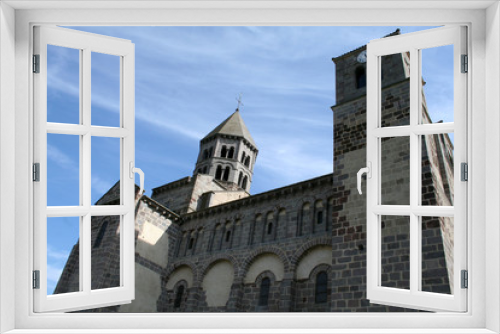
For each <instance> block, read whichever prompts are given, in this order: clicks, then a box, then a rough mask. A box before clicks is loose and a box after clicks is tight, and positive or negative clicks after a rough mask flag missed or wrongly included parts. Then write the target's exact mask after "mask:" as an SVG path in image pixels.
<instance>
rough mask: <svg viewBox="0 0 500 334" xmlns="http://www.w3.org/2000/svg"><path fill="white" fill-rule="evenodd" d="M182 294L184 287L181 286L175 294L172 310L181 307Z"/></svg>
mask: <svg viewBox="0 0 500 334" xmlns="http://www.w3.org/2000/svg"><path fill="white" fill-rule="evenodd" d="M183 294H184V285H181V286H179V287H178V288H177V293H176V294H175V302H174V308H179V307H181V303H182V295H183Z"/></svg>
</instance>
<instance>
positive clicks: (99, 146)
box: [92, 137, 121, 205]
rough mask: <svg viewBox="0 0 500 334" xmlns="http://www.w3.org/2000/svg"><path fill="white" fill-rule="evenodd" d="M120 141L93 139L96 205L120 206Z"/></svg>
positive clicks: (93, 177)
mask: <svg viewBox="0 0 500 334" xmlns="http://www.w3.org/2000/svg"><path fill="white" fill-rule="evenodd" d="M120 141H121V139H120V138H107V137H92V203H93V204H94V205H109V204H114V205H119V204H120V203H121V202H120V188H119V187H120V184H119V181H120ZM112 187H113V189H111V188H112ZM104 195H106V196H104Z"/></svg>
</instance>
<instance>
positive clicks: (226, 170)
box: [224, 166, 229, 181]
mask: <svg viewBox="0 0 500 334" xmlns="http://www.w3.org/2000/svg"><path fill="white" fill-rule="evenodd" d="M227 180H229V166H228V167H226V169H225V170H224V181H227Z"/></svg>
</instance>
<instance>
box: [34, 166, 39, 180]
mask: <svg viewBox="0 0 500 334" xmlns="http://www.w3.org/2000/svg"><path fill="white" fill-rule="evenodd" d="M33 181H35V182H40V163H38V162H35V163H34V164H33Z"/></svg>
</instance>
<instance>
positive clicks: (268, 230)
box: [267, 222, 273, 234]
mask: <svg viewBox="0 0 500 334" xmlns="http://www.w3.org/2000/svg"><path fill="white" fill-rule="evenodd" d="M272 232H273V223H272V222H271V223H269V224H268V225H267V234H271V233H272Z"/></svg>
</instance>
